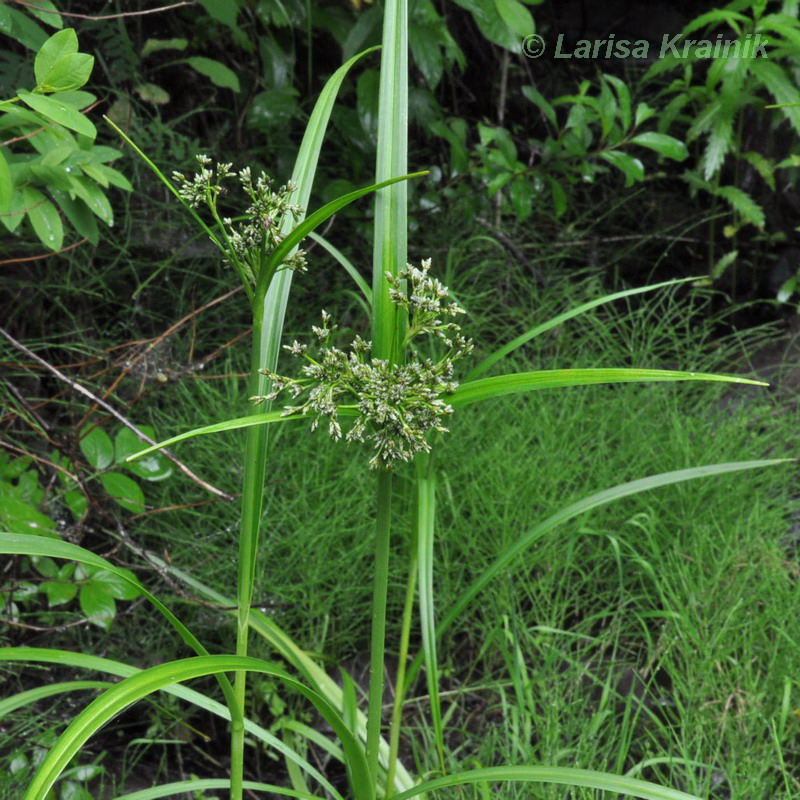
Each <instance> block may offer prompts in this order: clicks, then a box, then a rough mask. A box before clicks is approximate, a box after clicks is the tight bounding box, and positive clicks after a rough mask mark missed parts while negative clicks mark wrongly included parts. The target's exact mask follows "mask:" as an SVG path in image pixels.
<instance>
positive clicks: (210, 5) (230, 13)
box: [200, 0, 241, 29]
mask: <svg viewBox="0 0 800 800" xmlns="http://www.w3.org/2000/svg"><path fill="white" fill-rule="evenodd" d="M200 5H201V6H203V8H204V9H205V10H206V11H207V12H208V13H209V14H210V15H211V16H212V17H213V18H214V19H216V20H217V21H219V22H221V23H222V24H223V25H227V26H228V27H229V28H232V29H235V28H236V27H237V25H236V18H237V17H238V16H239V6H240V5H241V0H200Z"/></svg>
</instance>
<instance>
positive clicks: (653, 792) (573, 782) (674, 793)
mask: <svg viewBox="0 0 800 800" xmlns="http://www.w3.org/2000/svg"><path fill="white" fill-rule="evenodd" d="M473 783H555V784H559V785H562V786H580V787H584V788H587V789H597V790H599V791H606V792H610V793H612V794H615V795H616V794H624V795H627V796H629V797H638V798H640V800H700V798H698V797H697V796H696V795H693V794H686V792H679V791H678V790H677V789H669V788H667V787H665V786H658V785H657V784H655V783H650V782H648V781H640V780H638V779H637V778H627V777H623V776H618V775H610V774H608V773H606V772H595V771H594V770H589V769H576V768H574V767H486V768H484V769H474V770H468V771H467V772H460V773H456V774H455V775H447V776H445V777H443V778H435V779H434V780H431V781H423V782H422V783H420V784H419V785H418V786H415V787H414V788H413V789H409V790H407V791H405V792H401V793H400V794H396V795H394V800H410V798H412V797H417V796H418V795H421V794H425V793H426V792H432V791H434V790H436V789H442V788H445V787H448V786H464V785H467V784H473ZM500 796H501V797H502V796H503V793H502V792H500Z"/></svg>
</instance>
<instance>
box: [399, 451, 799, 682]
mask: <svg viewBox="0 0 800 800" xmlns="http://www.w3.org/2000/svg"><path fill="white" fill-rule="evenodd" d="M794 460H795V459H792V458H773V459H767V460H762V461H732V462H727V463H723V464H707V465H705V466H702V467H691V468H690V469H679V470H675V471H673V472H662V473H660V474H658V475H650V476H649V477H647V478H639V479H638V480H635V481H629V482H627V483H621V484H619V485H617V486H614V487H612V488H610V489H604V490H603V491H601V492H596V493H595V494H592V495H589V496H588V497H584V498H583V499H581V500H578V501H577V502H575V503H572V504H571V505H568V506H567V507H566V508H563V509H561V510H560V511H557V512H556V513H555V514H553V515H552V516H550V517H548V518H547V519H546V520H544V521H543V522H540V523H539V524H538V525H535V526H534V527H533V528H531V529H530V530H529V531H528V532H527V533H525V534H524V535H522V536H521V537H520V538H519V539H517V540H516V542H514V544H512V545H511V547H509V548H508V549H507V550H505V551H504V552H503V553H501V554H500V555H499V556H498V557H497V558H496V559H495V560H494V561H493V562H492V564H490V565H489V567H487V569H485V570H484V571H483V572H482V573H481V574H480V575H479V576H478V577H477V578H476V579H475V580H474V581H473V582H472V583H471V584H470V585H469V586H468V587H467V588H466V589H465V590H464V591H463V592H462V593H461V594H460V595H459V596H458V598H457V599H456V601H455V603H453V605H452V606H451V608H450V609H449V610H448V612H447V613H446V614H445V615H444V616H443V617H442V619H441V620H440V621H439V623H438V625H437V626H436V636H437V637H438V638H441V637H442V636H443V635H444V633H445V632H446V631H447V630H448V629H449V628H450V626H451V625H452V624H453V623H454V622H455V621H456V619H458V617H459V616H460V615H461V614H462V613H463V612H464V610H465V609H466V608H467V606H469V604H470V603H471V602H472V601H473V600H474V599H475V597H476V596H477V595H478V594H479V593H480V592H481V591H482V590H483V589H484V588H485V587H486V585H487V584H488V583H489V582H490V581H492V580H493V579H494V578H496V577H497V576H498V575H499V574H501V573H502V572H503V571H504V570H505V569H506V568H507V567H508V566H509V565H510V564H511V562H512V561H514V559H516V558H518V557H519V556H521V555H522V553H523V552H525V551H526V550H528V549H529V548H530V547H532V546H533V545H534V544H536V542H538V541H539V540H540V539H542V538H543V537H544V536H545V535H547V534H548V533H550V531H552V530H553V529H554V528H556V527H557V526H558V525H561V524H562V523H564V522H567V521H568V520H570V519H573V518H574V517H577V516H579V515H580V514H583V513H585V512H586V511H590V510H591V509H593V508H598V507H599V506H604V505H607V504H608V503H612V502H614V501H615V500H619V499H621V498H623V497H629V496H630V495H634V494H639V493H640V492H648V491H650V490H651V489H658V488H660V487H661V486H670V485H671V484H674V483H683V482H684V481H692V480H696V479H697V478H706V477H710V476H712V475H724V474H727V473H730V472H741V471H743V470H747V469H761V468H762V467H772V466H776V465H778V464H786V463H789V462H791V461H794ZM422 663H423V657H422V654H419V655H418V656H417V657H416V658H415V659H414V662H413V664H412V665H411V667H410V668H409V671H408V683H409V684H410V683H411V682H412V681H413V680H414V678H415V677H416V676H417V675H418V674H419V670H420V668H421V667H422Z"/></svg>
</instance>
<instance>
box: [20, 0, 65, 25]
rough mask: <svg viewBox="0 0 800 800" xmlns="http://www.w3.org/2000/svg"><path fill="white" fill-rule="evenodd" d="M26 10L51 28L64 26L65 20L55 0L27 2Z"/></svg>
mask: <svg viewBox="0 0 800 800" xmlns="http://www.w3.org/2000/svg"><path fill="white" fill-rule="evenodd" d="M25 10H26V11H27V12H28V13H29V14H32V15H33V16H34V17H36V18H37V19H40V20H41V21H42V22H44V23H45V24H46V25H49V26H50V27H51V28H63V27H64V20H63V19H61V14H60V12H59V10H58V9H57V8H56V6H55V4H54V3H53V0H36V2H35V3H29V4H27V5H26V7H25Z"/></svg>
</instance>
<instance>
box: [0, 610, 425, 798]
mask: <svg viewBox="0 0 800 800" xmlns="http://www.w3.org/2000/svg"><path fill="white" fill-rule="evenodd" d="M229 602H230V601H229ZM4 661H13V662H31V663H45V664H58V665H60V666H69V667H74V668H75V669H83V670H87V671H92V672H103V673H105V674H107V675H114V676H116V677H118V678H128V677H130V676H131V675H138V674H139V673H140V672H141V671H142V670H140V669H139V668H138V667H133V666H131V665H130V664H123V663H122V662H120V661H114V660H112V659H109V658H101V657H100V656H93V655H88V654H85V653H73V652H70V651H69V650H55V649H52V648H40V647H5V648H0V663H3V662H4ZM162 691H164V692H166V693H167V694H171V695H173V696H174V697H177V698H179V699H181V700H184V701H186V702H188V703H191V704H192V705H195V706H197V707H198V708H201V709H203V710H204V711H208V712H209V713H211V714H214V715H216V716H218V717H220V718H221V719H224V720H227V721H230V719H231V715H230V711H229V709H228V708H227V707H226V706H224V705H223V704H222V703H219V702H217V701H216V700H213V699H212V698H210V697H208V696H207V695H204V694H201V693H200V692H197V691H195V690H194V689H190V688H188V687H187V686H180V685H172V686H165V687H164V688H163V689H162ZM244 727H245V730H246V731H247V732H248V733H249V734H250V735H251V736H253V737H255V738H257V739H259V740H260V741H262V742H264V744H265V745H267V747H270V748H273V749H274V750H276V751H277V752H279V753H281V754H282V755H283V756H284V757H285V758H288V759H290V760H291V761H292V762H293V763H295V764H297V765H298V766H299V767H300V768H301V769H303V770H304V771H305V772H306V774H308V775H309V776H311V777H312V778H314V779H315V780H316V781H317V782H318V783H319V785H320V786H322V787H323V788H324V789H325V791H327V792H329V793H330V795H331V796H332V797H334V798H336V800H344V798H343V797H342V795H341V794H340V793H339V792H338V791H337V790H336V789H335V788H334V787H333V785H332V784H331V783H330V782H329V781H328V780H327V779H326V778H325V776H324V775H322V774H321V773H320V772H319V771H318V770H317V769H316V768H315V767H312V766H311V764H309V763H308V761H306V760H305V759H304V758H303V757H302V756H301V755H299V754H298V753H296V752H295V751H294V750H292V749H291V748H290V747H288V746H287V745H285V744H284V743H283V742H282V741H281V740H280V739H278V738H277V737H276V736H274V735H273V734H272V733H270V732H269V731H268V730H266V729H265V728H262V727H261V726H260V725H258V724H256V723H255V722H253V721H252V720H249V719H247V718H245V720H244ZM409 785H410V784H409ZM403 788H408V787H407V786H406V787H403Z"/></svg>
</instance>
